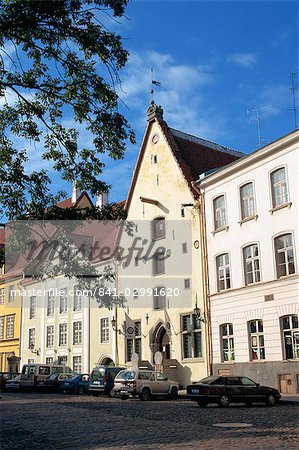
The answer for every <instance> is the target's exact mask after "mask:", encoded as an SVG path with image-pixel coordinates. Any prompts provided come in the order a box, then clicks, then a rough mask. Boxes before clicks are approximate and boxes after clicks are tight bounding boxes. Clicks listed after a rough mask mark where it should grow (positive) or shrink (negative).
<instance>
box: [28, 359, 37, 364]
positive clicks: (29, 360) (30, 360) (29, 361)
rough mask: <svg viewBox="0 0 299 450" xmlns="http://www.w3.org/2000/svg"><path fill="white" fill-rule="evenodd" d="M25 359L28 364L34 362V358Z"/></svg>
mask: <svg viewBox="0 0 299 450" xmlns="http://www.w3.org/2000/svg"><path fill="white" fill-rule="evenodd" d="M27 361H28V364H34V361H35V360H34V358H28V360H27Z"/></svg>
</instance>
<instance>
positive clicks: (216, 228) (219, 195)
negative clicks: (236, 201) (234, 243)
mask: <svg viewBox="0 0 299 450" xmlns="http://www.w3.org/2000/svg"><path fill="white" fill-rule="evenodd" d="M222 197H223V207H222V208H217V209H216V202H217V200H219V199H220V198H222ZM219 209H220V210H223V211H224V223H222V221H221V224H220V226H217V219H216V215H217V214H216V213H217V211H218V210H219ZM212 211H213V224H214V232H217V231H220V230H224V229H225V228H226V227H227V226H228V225H227V224H228V217H227V206H226V195H225V194H224V193H222V194H218V195H217V196H216V197H214V198H213V199H212Z"/></svg>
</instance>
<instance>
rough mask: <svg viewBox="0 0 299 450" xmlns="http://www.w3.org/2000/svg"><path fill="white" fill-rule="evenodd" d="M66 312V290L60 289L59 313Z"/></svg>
mask: <svg viewBox="0 0 299 450" xmlns="http://www.w3.org/2000/svg"><path fill="white" fill-rule="evenodd" d="M66 312H67V290H66V288H64V289H60V297H59V313H60V314H63V313H66Z"/></svg>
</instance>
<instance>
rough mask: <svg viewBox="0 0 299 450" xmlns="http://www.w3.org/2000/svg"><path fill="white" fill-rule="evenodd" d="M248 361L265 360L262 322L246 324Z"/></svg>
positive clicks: (254, 321) (252, 321)
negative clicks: (247, 331)
mask: <svg viewBox="0 0 299 450" xmlns="http://www.w3.org/2000/svg"><path fill="white" fill-rule="evenodd" d="M248 329H249V348H250V360H251V361H255V360H258V359H265V342H264V328H263V321H262V320H251V321H250V322H249V323H248Z"/></svg>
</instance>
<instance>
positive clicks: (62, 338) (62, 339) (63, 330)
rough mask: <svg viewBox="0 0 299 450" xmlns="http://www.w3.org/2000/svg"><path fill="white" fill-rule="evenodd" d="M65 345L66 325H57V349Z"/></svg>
mask: <svg viewBox="0 0 299 450" xmlns="http://www.w3.org/2000/svg"><path fill="white" fill-rule="evenodd" d="M66 344H67V323H60V324H59V347H61V346H62V345H66Z"/></svg>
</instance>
